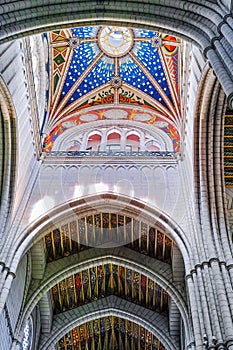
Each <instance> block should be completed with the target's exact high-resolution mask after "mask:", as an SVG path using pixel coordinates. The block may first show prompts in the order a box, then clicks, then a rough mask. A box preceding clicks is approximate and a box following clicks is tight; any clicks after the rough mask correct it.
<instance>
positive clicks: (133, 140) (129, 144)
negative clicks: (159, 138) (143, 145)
mask: <svg viewBox="0 0 233 350" xmlns="http://www.w3.org/2000/svg"><path fill="white" fill-rule="evenodd" d="M126 150H131V151H139V150H140V137H139V136H138V135H137V134H136V133H132V134H130V135H128V136H127V138H126Z"/></svg>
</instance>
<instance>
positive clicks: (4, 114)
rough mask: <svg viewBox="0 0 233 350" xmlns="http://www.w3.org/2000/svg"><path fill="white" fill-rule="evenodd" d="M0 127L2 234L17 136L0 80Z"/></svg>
mask: <svg viewBox="0 0 233 350" xmlns="http://www.w3.org/2000/svg"><path fill="white" fill-rule="evenodd" d="M0 126H1V130H2V136H1V140H0V150H1V155H2V157H1V161H0V176H1V181H0V184H1V187H0V198H1V200H0V218H1V229H0V232H1V233H3V232H4V228H5V225H6V221H7V219H8V217H9V215H10V213H11V210H12V206H13V200H14V191H15V178H16V162H17V136H16V114H15V110H14V106H13V102H12V100H11V97H10V94H9V92H8V90H7V88H6V85H5V83H4V82H3V80H2V79H1V78H0Z"/></svg>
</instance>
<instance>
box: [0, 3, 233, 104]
mask: <svg viewBox="0 0 233 350" xmlns="http://www.w3.org/2000/svg"><path fill="white" fill-rule="evenodd" d="M230 6H231V3H230V1H224V2H223V1H222V2H220V4H219V3H217V2H213V1H205V2H204V3H203V2H202V1H199V0H198V1H178V2H177V1H175V2H172V4H171V1H169V0H165V1H164V2H163V5H161V4H160V2H157V1H156V2H155V3H153V4H148V3H147V2H144V1H142V2H134V1H131V2H130V6H127V1H123V2H120V3H119V4H117V6H116V3H115V1H104V0H101V1H88V2H87V1H72V2H67V3H66V2H64V1H62V2H58V1H56V2H55V1H54V2H53V1H49V2H45V1H42V0H40V1H38V2H37V3H36V5H33V7H31V4H30V3H22V2H21V1H16V2H14V3H12V4H11V3H8V4H4V5H3V6H2V15H1V23H3V24H2V29H1V39H2V41H3V42H4V41H7V40H9V39H15V38H17V37H19V36H25V35H30V34H33V33H35V32H43V31H44V30H45V28H46V30H47V31H49V30H52V29H55V28H56V29H57V28H61V27H63V28H64V23H67V25H68V26H69V27H74V26H77V25H80V23H82V22H83V21H85V23H86V24H98V23H108V22H109V21H111V24H113V25H122V26H126V25H132V23H134V24H137V25H138V26H140V27H147V28H153V29H155V30H162V31H163V32H168V31H169V30H170V31H172V32H173V34H176V35H177V36H180V37H183V38H185V39H186V40H190V41H192V42H194V43H195V44H196V45H198V46H199V47H200V48H201V49H202V51H203V52H204V53H205V55H206V56H207V58H208V60H209V61H210V63H211V64H212V66H213V68H214V70H215V73H216V74H217V77H218V79H219V81H220V82H221V84H222V86H223V88H224V91H225V93H226V95H227V96H228V100H229V105H230V104H231V103H232V94H233V90H232V81H233V80H232V69H231V67H232V58H231V56H230V52H229V50H228V49H227V48H228V47H229V46H228V45H229V44H230V45H232V35H231V34H232V22H233V19H232V16H231V15H230V13H229V10H230ZM19 28H20V29H19ZM224 60H225V61H226V63H223V62H224ZM227 62H228V63H227Z"/></svg>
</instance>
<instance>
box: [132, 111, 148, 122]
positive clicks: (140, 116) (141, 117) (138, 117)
mask: <svg viewBox="0 0 233 350" xmlns="http://www.w3.org/2000/svg"><path fill="white" fill-rule="evenodd" d="M151 118H152V116H151V115H150V114H146V113H137V114H135V116H134V118H133V120H135V121H136V122H148V121H149V120H150V119H151Z"/></svg>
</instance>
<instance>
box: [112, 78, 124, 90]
mask: <svg viewBox="0 0 233 350" xmlns="http://www.w3.org/2000/svg"><path fill="white" fill-rule="evenodd" d="M111 85H112V87H113V88H114V89H118V88H119V87H121V85H122V79H121V78H120V77H118V76H115V77H114V78H112V80H111Z"/></svg>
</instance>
